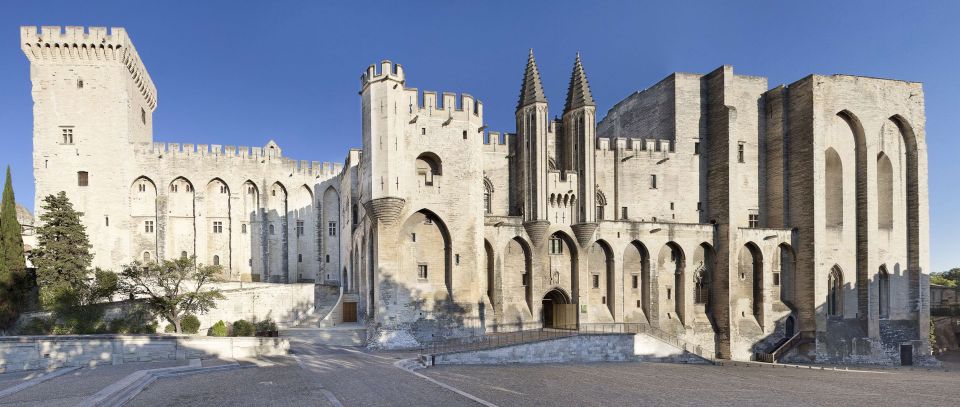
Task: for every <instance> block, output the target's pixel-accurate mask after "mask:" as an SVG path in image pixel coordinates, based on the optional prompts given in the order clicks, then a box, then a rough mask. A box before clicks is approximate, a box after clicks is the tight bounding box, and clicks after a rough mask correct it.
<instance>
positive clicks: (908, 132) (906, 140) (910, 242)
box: [890, 114, 920, 293]
mask: <svg viewBox="0 0 960 407" xmlns="http://www.w3.org/2000/svg"><path fill="white" fill-rule="evenodd" d="M890 120H891V121H893V122H894V123H895V124H896V125H897V128H898V129H899V130H900V136H901V137H902V138H903V144H904V146H905V147H906V150H907V151H906V153H905V155H906V157H905V158H906V160H905V161H906V167H907V168H906V171H905V172H906V180H905V181H906V183H907V185H906V192H907V197H906V198H907V199H906V212H907V213H906V217H907V222H906V223H907V270H910V273H911V275H910V287H911V288H910V290H911V292H914V293H916V292H917V291H918V290H919V276H917V275H916V273H917V270H919V268H920V172H919V160H920V155H919V150H918V147H917V146H918V144H919V140H918V139H917V135H916V133H915V132H914V131H913V126H912V125H911V124H910V122H909V121H908V120H907V119H906V118H905V117H903V116H902V115H899V114H895V115H893V116H890Z"/></svg>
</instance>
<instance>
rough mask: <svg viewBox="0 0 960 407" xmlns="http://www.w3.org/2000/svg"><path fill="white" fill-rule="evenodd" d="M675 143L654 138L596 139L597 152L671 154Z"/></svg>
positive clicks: (674, 148) (674, 150)
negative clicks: (619, 151)
mask: <svg viewBox="0 0 960 407" xmlns="http://www.w3.org/2000/svg"><path fill="white" fill-rule="evenodd" d="M676 146H677V145H676V142H675V141H674V140H668V139H654V138H607V137H599V138H597V150H599V151H612V150H622V151H629V152H637V151H649V152H651V153H664V154H672V153H674V152H676Z"/></svg>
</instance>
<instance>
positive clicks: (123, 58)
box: [20, 26, 157, 110]
mask: <svg viewBox="0 0 960 407" xmlns="http://www.w3.org/2000/svg"><path fill="white" fill-rule="evenodd" d="M20 44H21V49H22V50H23V53H24V54H25V55H26V56H27V59H29V60H30V62H31V63H35V64H63V65H71V64H91V63H119V64H123V65H124V66H125V67H126V68H127V70H128V71H129V72H130V76H131V78H132V79H133V81H134V83H135V84H136V85H137V88H138V89H139V90H140V93H141V94H142V95H143V97H144V99H146V101H147V104H148V105H149V106H150V109H151V110H153V109H156V108H157V88H156V86H154V84H153V80H152V79H150V74H149V73H147V69H146V67H144V65H143V62H142V61H141V60H140V55H139V54H137V50H136V48H134V46H133V42H132V41H131V40H130V37H129V36H128V35H127V32H126V30H124V29H123V28H119V27H113V28H110V30H109V31H108V30H107V28H106V27H89V28H84V27H77V26H68V27H60V26H43V27H41V28H40V30H39V31H37V27H35V26H22V27H20Z"/></svg>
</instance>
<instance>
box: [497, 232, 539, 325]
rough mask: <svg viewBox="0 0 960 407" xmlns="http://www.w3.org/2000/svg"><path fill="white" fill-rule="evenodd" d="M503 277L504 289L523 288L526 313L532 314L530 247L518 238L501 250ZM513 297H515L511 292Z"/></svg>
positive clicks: (531, 262)
mask: <svg viewBox="0 0 960 407" xmlns="http://www.w3.org/2000/svg"><path fill="white" fill-rule="evenodd" d="M501 257H502V258H503V270H502V272H501V275H502V276H503V277H502V278H503V281H504V283H503V285H504V287H511V288H512V287H516V286H521V287H522V288H523V299H524V302H525V303H526V305H527V307H526V308H527V311H528V312H530V314H531V315H532V314H533V284H532V282H533V281H532V280H533V261H532V249H531V245H530V244H529V243H527V241H526V240H524V239H523V238H521V237H520V236H516V237H514V238H513V239H510V241H509V242H507V245H506V247H505V248H504V250H503V255H502V256H501ZM505 295H510V296H511V297H513V296H514V295H516V294H515V293H514V292H511V293H510V294H505Z"/></svg>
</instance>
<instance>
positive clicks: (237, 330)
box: [233, 319, 256, 336]
mask: <svg viewBox="0 0 960 407" xmlns="http://www.w3.org/2000/svg"><path fill="white" fill-rule="evenodd" d="M255 333H256V327H255V326H253V324H252V323H250V322H249V321H246V320H242V319H241V320H239V321H237V322H234V323H233V336H253V335H254V334H255Z"/></svg>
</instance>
